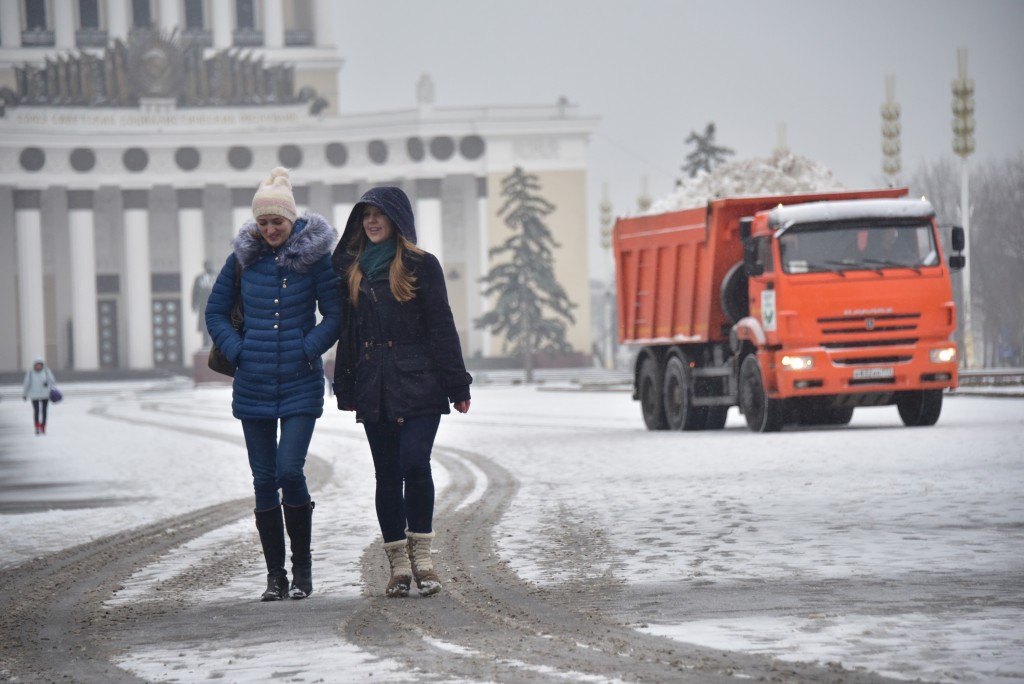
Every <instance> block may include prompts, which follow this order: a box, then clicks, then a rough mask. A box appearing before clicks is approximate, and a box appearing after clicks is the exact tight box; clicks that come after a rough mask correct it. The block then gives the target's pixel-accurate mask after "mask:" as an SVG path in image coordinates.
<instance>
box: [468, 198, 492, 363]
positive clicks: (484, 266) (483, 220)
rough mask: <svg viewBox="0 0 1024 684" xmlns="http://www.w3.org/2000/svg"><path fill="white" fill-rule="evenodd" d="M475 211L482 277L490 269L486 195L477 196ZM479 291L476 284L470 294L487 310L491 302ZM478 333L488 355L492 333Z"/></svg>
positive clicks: (489, 353) (486, 331)
mask: <svg viewBox="0 0 1024 684" xmlns="http://www.w3.org/2000/svg"><path fill="white" fill-rule="evenodd" d="M477 211H478V212H479V216H480V223H479V225H480V236H479V240H478V241H477V245H478V246H479V247H480V252H479V254H478V255H477V258H479V259H480V275H481V277H482V276H485V275H487V273H488V272H489V271H490V270H491V256H490V254H489V253H488V252H489V251H490V244H491V239H490V234H489V231H488V229H487V220H488V216H489V215H490V214H489V213H488V211H487V198H486V197H481V198H479V199H478V200H477ZM480 291H481V287H480V285H479V284H478V285H477V286H476V289H475V290H474V291H473V294H472V296H473V297H475V298H476V299H478V300H479V301H480V303H479V308H480V311H481V313H483V312H484V311H487V310H488V309H490V306H491V304H490V302H488V301H486V300H485V299H484V298H483V295H481V294H480ZM474 330H475V328H474ZM479 334H480V340H479V344H480V349H481V353H482V354H483V355H484V356H485V357H487V356H490V355H491V348H492V346H493V345H492V342H493V341H494V335H492V334H491V332H490V330H480V331H479Z"/></svg>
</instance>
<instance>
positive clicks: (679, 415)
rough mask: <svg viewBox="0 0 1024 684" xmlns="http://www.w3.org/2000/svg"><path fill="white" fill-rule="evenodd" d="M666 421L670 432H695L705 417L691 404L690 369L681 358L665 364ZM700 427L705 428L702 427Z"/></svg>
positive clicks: (670, 359)
mask: <svg viewBox="0 0 1024 684" xmlns="http://www.w3.org/2000/svg"><path fill="white" fill-rule="evenodd" d="M664 391H665V420H666V421H667V423H668V429H669V430H694V429H697V427H698V426H697V423H698V422H699V423H703V422H704V421H703V418H704V416H703V415H697V414H698V413H700V412H699V411H697V410H695V409H694V407H693V406H692V404H691V402H690V398H691V397H692V396H693V394H692V392H693V390H692V388H691V387H690V368H689V366H688V365H687V364H686V361H685V360H684V359H682V358H681V357H679V356H672V357H670V358H669V360H668V363H667V364H665V387H664ZM700 427H703V425H701V426H700Z"/></svg>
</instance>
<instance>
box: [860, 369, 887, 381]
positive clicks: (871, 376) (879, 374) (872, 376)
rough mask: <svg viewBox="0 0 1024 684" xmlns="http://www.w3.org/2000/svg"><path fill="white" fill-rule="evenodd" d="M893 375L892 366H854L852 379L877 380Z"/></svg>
mask: <svg viewBox="0 0 1024 684" xmlns="http://www.w3.org/2000/svg"><path fill="white" fill-rule="evenodd" d="M892 376H893V372H892V368H854V369H853V379H854V380H879V379H882V378H891V377H892Z"/></svg>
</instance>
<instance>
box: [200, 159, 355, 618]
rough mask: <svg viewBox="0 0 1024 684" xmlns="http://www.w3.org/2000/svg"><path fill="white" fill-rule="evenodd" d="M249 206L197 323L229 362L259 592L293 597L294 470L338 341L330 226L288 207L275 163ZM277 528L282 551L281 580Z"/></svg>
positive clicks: (307, 513)
mask: <svg viewBox="0 0 1024 684" xmlns="http://www.w3.org/2000/svg"><path fill="white" fill-rule="evenodd" d="M252 213H253V218H252V219H250V220H248V221H246V223H245V225H243V226H242V228H241V230H240V231H239V232H238V235H237V236H236V237H235V239H234V241H233V242H232V247H233V252H232V253H231V254H230V255H229V256H228V258H227V261H226V262H225V263H224V267H223V268H222V269H221V271H220V274H219V275H218V276H217V280H216V282H215V283H214V285H213V291H212V292H211V293H210V298H209V301H208V302H207V305H206V324H207V327H208V329H209V331H210V336H211V337H212V338H213V342H214V343H215V344H216V345H217V347H218V348H219V349H220V350H221V351H223V352H224V355H225V356H226V357H227V358H228V360H229V361H231V362H232V363H233V364H234V365H235V367H236V371H235V380H234V387H233V393H232V401H231V410H232V413H233V415H234V416H235V418H238V419H239V420H241V421H242V433H243V435H244V436H245V446H246V448H247V449H248V453H249V467H250V469H251V471H252V481H253V488H254V490H255V494H256V508H255V509H254V513H255V517H256V529H257V530H258V531H259V535H260V544H261V545H262V547H263V556H264V558H265V560H266V563H267V589H266V591H265V592H263V596H262V600H264V601H277V600H280V599H282V598H286V597H290V598H293V599H301V598H305V597H307V596H309V595H310V594H312V593H313V579H312V555H311V553H310V542H311V534H312V523H313V507H314V505H315V504H314V502H313V500H312V498H311V497H310V494H309V488H308V487H307V485H306V475H305V472H304V468H305V465H306V454H307V451H308V449H309V442H310V440H311V439H312V437H313V428H314V426H315V425H316V420H317V418H319V417H320V416H321V415H323V411H324V366H323V359H322V357H323V354H324V353H326V352H327V351H328V350H329V349H331V348H332V347H333V346H334V343H335V342H336V341H337V339H338V322H339V309H340V300H339V295H338V279H337V277H336V276H335V275H334V271H333V270H332V269H331V249H332V248H333V247H334V243H335V242H336V241H337V239H338V231H337V230H335V229H334V226H332V225H331V224H329V223H328V222H327V220H326V219H325V218H324V217H323V216H320V215H319V214H313V213H306V214H303V215H302V216H297V215H296V214H297V210H296V207H295V198H294V196H293V194H292V186H291V181H290V179H289V176H288V171H287V169H283V168H281V167H278V168H275V169H274V170H273V171H272V172H271V174H270V178H268V179H267V180H266V181H264V182H263V183H262V184H261V185H260V187H259V189H258V190H257V191H256V195H255V196H254V197H253V200H252ZM236 266H237V267H238V268H240V269H241V271H240V274H241V276H240V279H239V285H238V286H237V291H238V292H239V293H240V294H239V296H240V297H241V300H242V308H243V310H244V316H245V322H244V323H243V324H242V329H241V330H236V329H235V328H234V326H232V325H231V310H232V309H233V308H234V303H235V295H236V284H235V283H236V280H235V268H236ZM318 308H319V311H320V314H321V316H322V318H321V320H320V322H319V323H318V322H317V309H318ZM279 429H280V433H279ZM279 434H280V436H279ZM282 504H283V506H282ZM282 509H283V518H284V519H283V521H282ZM285 528H287V530H288V537H289V539H290V540H291V550H292V583H291V587H290V588H289V586H288V574H287V572H286V571H285V539H284V534H285Z"/></svg>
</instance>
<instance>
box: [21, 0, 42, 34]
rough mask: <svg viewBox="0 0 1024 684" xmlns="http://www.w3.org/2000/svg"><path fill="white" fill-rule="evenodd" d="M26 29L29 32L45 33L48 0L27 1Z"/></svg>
mask: <svg viewBox="0 0 1024 684" xmlns="http://www.w3.org/2000/svg"><path fill="white" fill-rule="evenodd" d="M25 28H26V29H27V30H29V31H45V30H46V29H47V26H46V0H25Z"/></svg>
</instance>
